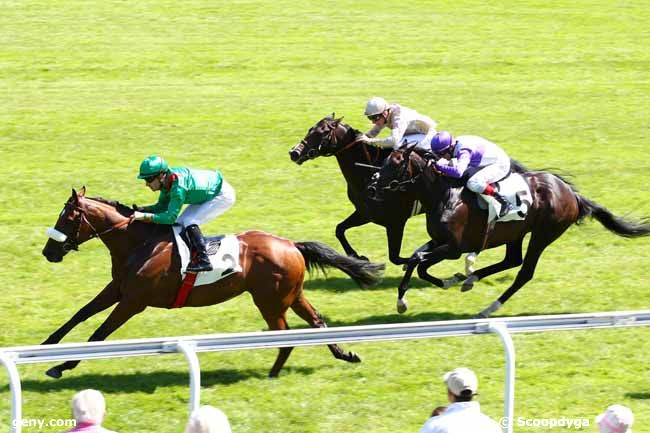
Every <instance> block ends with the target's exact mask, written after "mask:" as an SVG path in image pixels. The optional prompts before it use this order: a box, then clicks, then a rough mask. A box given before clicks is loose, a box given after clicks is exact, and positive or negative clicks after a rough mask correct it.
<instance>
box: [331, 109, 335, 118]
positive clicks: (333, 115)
mask: <svg viewBox="0 0 650 433" xmlns="http://www.w3.org/2000/svg"><path fill="white" fill-rule="evenodd" d="M330 119H336V113H334V112H333V111H332V114H331V115H330Z"/></svg>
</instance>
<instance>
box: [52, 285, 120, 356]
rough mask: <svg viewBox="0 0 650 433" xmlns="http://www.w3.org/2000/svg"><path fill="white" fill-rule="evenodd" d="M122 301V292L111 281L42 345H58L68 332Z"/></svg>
mask: <svg viewBox="0 0 650 433" xmlns="http://www.w3.org/2000/svg"><path fill="white" fill-rule="evenodd" d="M119 300H120V292H119V290H118V288H117V285H116V284H115V283H114V282H113V281H111V282H110V283H108V284H107V285H106V287H104V289H103V290H102V291H101V292H99V293H98V294H97V296H95V297H94V298H93V299H92V300H91V301H90V302H88V303H87V304H86V305H84V306H83V307H81V309H80V310H79V311H77V312H76V313H75V315H74V316H72V317H71V318H70V320H68V321H67V322H65V323H64V324H63V325H62V326H61V327H60V328H59V329H57V330H56V331H54V332H53V333H52V335H50V336H49V337H48V338H47V340H45V341H44V342H42V343H41V344H56V343H58V342H59V341H61V339H63V337H65V336H66V335H67V334H68V332H70V331H71V330H72V328H74V327H75V326H77V325H78V324H80V323H81V322H83V321H85V320H86V319H88V318H89V317H92V316H94V315H95V314H97V313H99V312H101V311H104V310H105V309H107V308H108V307H110V306H111V305H113V304H115V303H116V302H118V301H119Z"/></svg>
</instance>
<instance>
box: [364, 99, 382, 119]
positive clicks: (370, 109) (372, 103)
mask: <svg viewBox="0 0 650 433" xmlns="http://www.w3.org/2000/svg"><path fill="white" fill-rule="evenodd" d="M386 110H388V102H386V100H385V99H384V98H380V97H379V96H373V97H372V98H370V100H369V101H368V103H367V104H366V111H364V112H363V114H364V116H374V115H376V114H381V113H383V112H384V111H386Z"/></svg>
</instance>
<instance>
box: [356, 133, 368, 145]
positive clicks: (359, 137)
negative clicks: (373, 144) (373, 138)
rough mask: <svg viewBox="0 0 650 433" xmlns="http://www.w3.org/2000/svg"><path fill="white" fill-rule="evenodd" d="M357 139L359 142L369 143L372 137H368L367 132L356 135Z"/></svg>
mask: <svg viewBox="0 0 650 433" xmlns="http://www.w3.org/2000/svg"><path fill="white" fill-rule="evenodd" d="M355 140H356V141H358V142H359V143H367V142H369V141H370V137H368V136H367V135H366V134H359V135H357V136H356V138H355Z"/></svg>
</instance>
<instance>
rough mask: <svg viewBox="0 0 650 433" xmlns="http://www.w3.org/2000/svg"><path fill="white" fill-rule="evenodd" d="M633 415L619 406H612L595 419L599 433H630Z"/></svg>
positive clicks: (625, 408) (627, 409)
mask: <svg viewBox="0 0 650 433" xmlns="http://www.w3.org/2000/svg"><path fill="white" fill-rule="evenodd" d="M633 422H634V415H632V411H631V410H630V409H629V408H627V407H625V406H622V405H620V404H614V405H611V406H610V407H608V408H607V410H606V411H605V412H604V413H602V414H600V415H599V416H598V417H597V418H596V423H597V424H598V428H599V429H600V431H601V433H632V429H630V427H632V423H633Z"/></svg>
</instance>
